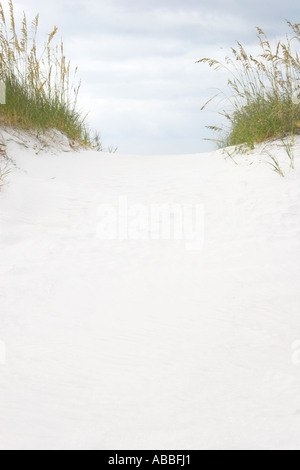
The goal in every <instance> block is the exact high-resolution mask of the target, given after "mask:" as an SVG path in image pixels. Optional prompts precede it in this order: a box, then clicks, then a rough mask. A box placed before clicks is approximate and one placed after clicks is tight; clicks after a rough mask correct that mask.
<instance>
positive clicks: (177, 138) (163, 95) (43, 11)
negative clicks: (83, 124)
mask: <svg viewBox="0 0 300 470" xmlns="http://www.w3.org/2000/svg"><path fill="white" fill-rule="evenodd" d="M14 3H15V6H16V11H17V13H18V16H20V13H21V12H22V10H23V9H24V10H26V12H29V16H30V15H31V16H33V15H34V13H35V12H37V11H39V12H40V19H41V20H40V25H41V31H42V33H43V34H46V32H49V31H50V30H51V29H52V27H53V25H57V26H58V27H59V35H61V36H63V39H64V43H65V51H66V55H67V56H68V57H70V58H71V60H72V63H73V64H74V65H78V66H79V75H80V76H81V77H82V79H83V85H82V90H81V96H80V100H79V104H80V106H81V107H82V108H83V109H87V110H89V109H90V111H91V112H90V115H89V120H90V123H91V125H92V127H95V128H97V129H99V130H100V132H101V134H102V137H103V140H104V143H106V142H107V141H109V142H108V143H112V144H115V145H119V147H120V151H124V152H127V153H128V152H131V151H132V152H138V151H140V152H142V153H150V152H154V153H161V152H162V151H167V152H168V153H172V152H174V153H178V152H189V153H191V152H198V151H201V150H206V149H207V148H212V145H211V144H207V143H205V142H202V141H201V139H202V137H206V136H208V135H209V132H208V131H207V130H206V129H205V125H207V124H214V123H215V122H216V123H218V122H219V120H220V118H219V117H218V115H217V114H215V116H214V115H213V114H212V112H211V109H212V107H211V108H209V109H208V110H207V111H204V112H202V113H201V112H200V108H201V106H202V104H203V103H204V102H205V101H206V100H207V99H208V98H209V97H210V96H212V95H213V94H214V89H215V88H220V87H223V85H225V84H226V77H225V75H224V74H222V73H214V72H213V71H211V70H210V69H209V68H208V67H207V66H204V65H196V64H195V61H196V60H197V59H200V58H201V57H204V56H206V57H214V58H216V57H217V58H220V59H221V58H223V57H224V56H225V55H226V54H227V53H228V51H229V47H230V46H232V45H234V41H235V40H236V39H238V40H240V41H241V42H242V43H243V44H245V45H247V44H248V45H251V46H253V43H254V42H255V25H261V26H263V27H264V25H266V27H267V30H268V32H269V33H270V35H271V36H274V35H280V34H282V33H283V32H285V31H286V30H287V28H286V27H285V24H284V18H285V17H287V18H290V19H291V20H292V21H293V20H294V17H295V15H296V10H297V9H296V6H295V3H297V2H294V1H293V0H286V1H285V2H284V5H283V4H282V2H276V1H273V2H270V1H269V0H266V1H265V2H258V1H257V0H253V1H252V2H251V3H248V2H240V1H237V0H229V1H227V2H224V1H223V0H222V1H221V0H212V1H211V2H207V1H201V0H152V1H151V2H149V0H84V1H83V0H76V1H71V0H60V1H59V0H52V1H51V4H49V3H46V2H45V3H41V2H39V1H38V0H26V4H25V3H24V2H19V1H15V2H14ZM295 21H296V19H295ZM221 47H222V48H223V49H221Z"/></svg>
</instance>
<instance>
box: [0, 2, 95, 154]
mask: <svg viewBox="0 0 300 470" xmlns="http://www.w3.org/2000/svg"><path fill="white" fill-rule="evenodd" d="M8 5H9V15H7V16H8V18H6V16H5V13H4V9H3V6H2V3H0V80H2V82H4V84H5V87H6V104H2V105H0V124H1V123H2V124H4V125H8V126H14V127H21V128H23V129H40V130H42V131H44V130H47V129H49V128H55V129H57V130H59V131H61V132H63V133H64V134H66V135H67V136H68V137H69V138H70V139H74V140H77V141H79V142H81V143H83V144H86V145H92V144H93V143H94V142H93V138H92V137H91V133H90V131H89V129H88V127H87V125H86V124H85V117H82V115H81V113H80V112H79V111H78V110H77V97H78V93H79V89H80V81H79V82H78V81H77V79H76V73H77V68H76V69H75V70H74V71H73V72H72V78H71V65H70V61H68V60H67V59H66V57H65V54H64V46H63V42H62V41H61V42H60V43H58V44H55V39H56V35H57V27H54V29H53V30H52V31H51V33H50V34H49V35H48V37H47V40H46V41H45V42H44V45H43V47H42V48H40V46H39V43H38V40H37V33H38V25H39V15H37V16H36V17H35V18H34V20H33V21H32V22H31V23H30V25H28V22H27V18H26V15H25V13H24V14H23V21H22V25H21V27H20V31H19V32H18V30H17V26H16V22H15V14H14V8H13V3H12V1H9V2H8ZM96 140H97V142H96V144H97V145H98V147H100V142H99V139H96Z"/></svg>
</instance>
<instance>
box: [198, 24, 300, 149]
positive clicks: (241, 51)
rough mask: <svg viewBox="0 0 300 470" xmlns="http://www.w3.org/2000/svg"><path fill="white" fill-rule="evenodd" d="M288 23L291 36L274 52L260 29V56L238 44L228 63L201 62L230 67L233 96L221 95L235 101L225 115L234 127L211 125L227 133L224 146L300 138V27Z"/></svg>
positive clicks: (221, 67) (223, 140) (274, 49)
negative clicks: (299, 49) (299, 136)
mask: <svg viewBox="0 0 300 470" xmlns="http://www.w3.org/2000/svg"><path fill="white" fill-rule="evenodd" d="M287 25H288V27H289V31H290V34H289V35H287V36H286V38H285V40H284V41H278V42H277V43H276V44H275V47H273V48H272V46H271V44H270V41H269V40H268V38H267V36H266V35H265V33H264V31H263V30H262V29H261V28H257V32H258V34H257V38H258V41H259V47H260V51H261V53H260V54H258V56H257V57H253V55H251V54H250V53H248V52H247V51H246V50H245V48H244V47H243V45H242V44H241V43H240V42H237V45H236V47H235V48H234V47H232V48H231V55H230V56H227V57H226V58H225V61H224V63H221V62H219V61H217V60H214V59H209V58H202V59H200V60H199V61H197V63H205V64H208V65H209V66H210V67H211V68H213V69H214V70H220V69H225V70H226V71H227V72H228V73H229V76H230V78H229V80H228V83H227V86H228V90H229V91H228V93H226V92H220V93H218V94H217V95H216V96H219V95H220V94H221V95H223V96H224V95H225V98H226V100H228V102H229V110H226V111H223V112H221V113H220V114H221V115H222V116H225V117H226V118H227V120H228V122H229V126H226V128H225V129H224V127H223V128H220V127H217V126H208V128H210V129H212V130H214V131H217V132H220V133H221V138H220V139H215V140H216V141H217V142H218V145H219V146H220V147H228V146H235V145H239V144H247V145H248V146H249V147H251V148H253V147H254V145H255V143H259V142H264V141H267V140H269V139H276V138H281V139H282V138H284V137H286V136H292V137H293V136H295V135H297V134H300V100H299V97H300V82H299V79H300V58H299V54H298V52H297V46H299V42H300V24H298V23H295V24H292V23H291V22H289V21H287ZM216 96H214V97H213V98H211V99H210V100H209V101H208V102H207V103H205V105H204V106H203V107H202V109H204V108H205V107H206V106H207V104H208V103H209V102H210V101H212V100H213V99H214V98H216Z"/></svg>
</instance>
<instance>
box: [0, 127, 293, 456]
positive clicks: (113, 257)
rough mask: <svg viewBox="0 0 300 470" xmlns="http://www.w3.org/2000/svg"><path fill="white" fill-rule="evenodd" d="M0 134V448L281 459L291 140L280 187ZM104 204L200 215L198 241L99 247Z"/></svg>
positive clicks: (201, 159)
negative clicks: (1, 157) (197, 452)
mask: <svg viewBox="0 0 300 470" xmlns="http://www.w3.org/2000/svg"><path fill="white" fill-rule="evenodd" d="M3 138H5V142H6V145H7V154H8V156H9V157H10V158H11V159H12V160H13V161H14V162H15V166H12V171H11V173H10V175H9V178H8V181H9V183H8V184H7V185H6V186H5V187H4V188H3V189H2V191H1V193H0V208H1V209H0V227H1V234H0V257H1V264H0V279H1V284H0V311H1V314H0V340H1V350H2V353H1V362H2V363H1V364H0V373H1V378H0V381H1V384H0V387H1V401H0V448H1V449H173V450H174V449H185V450H189V449H294V448H296V449H298V450H299V449H300V353H299V350H298V349H297V348H299V349H300V347H299V343H297V341H299V340H300V289H299V285H300V263H299V262H300V184H299V183H300V140H299V139H298V140H296V143H295V146H294V154H295V159H296V161H295V166H296V169H295V171H292V170H289V164H288V159H287V155H286V153H285V150H284V149H283V148H282V146H281V144H280V142H275V143H274V144H272V145H270V146H269V151H270V152H271V154H272V155H275V156H276V157H277V158H278V159H279V162H281V165H282V168H283V169H284V173H285V178H282V177H280V176H279V175H277V174H276V173H275V172H273V171H272V169H271V167H270V166H269V165H267V163H266V160H267V158H268V157H267V156H266V155H263V154H262V153H261V152H262V148H263V147H262V146H260V147H257V148H256V150H255V151H253V152H249V153H248V154H246V155H237V156H236V157H235V160H236V162H237V163H239V165H235V163H234V162H233V161H232V160H230V159H229V158H228V159H225V158H224V155H222V152H221V151H217V152H212V153H207V154H199V155H175V156H149V157H144V156H143V157H139V156H130V155H117V154H114V155H111V154H103V153H97V152H93V151H85V150H83V151H78V152H71V151H69V152H67V150H68V146H67V145H66V144H65V143H64V142H62V143H61V145H62V146H61V147H60V149H61V151H60V152H57V151H56V153H55V152H54V151H53V148H52V147H50V148H49V147H48V148H47V147H45V148H44V149H40V148H38V147H37V144H36V141H35V140H34V139H32V140H30V139H27V140H26V139H23V141H22V139H21V140H20V138H18V139H17V138H15V137H11V136H10V134H7V133H6V134H5V135H4V137H3ZM120 198H126V200H127V201H128V202H129V204H135V203H142V204H143V205H144V207H145V208H149V207H150V206H151V205H153V204H167V205H172V204H199V205H203V207H204V208H205V220H204V222H205V226H204V233H205V243H204V247H203V249H202V250H190V249H188V248H187V243H186V241H185V240H173V239H170V240H161V239H158V240H132V239H130V237H129V239H123V240H118V239H117V240H104V239H100V238H99V237H97V226H98V224H99V211H98V208H99V206H101V205H102V204H110V205H111V206H112V207H117V205H118V203H119V201H120ZM97 211H98V212H97ZM4 349H6V357H4Z"/></svg>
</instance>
